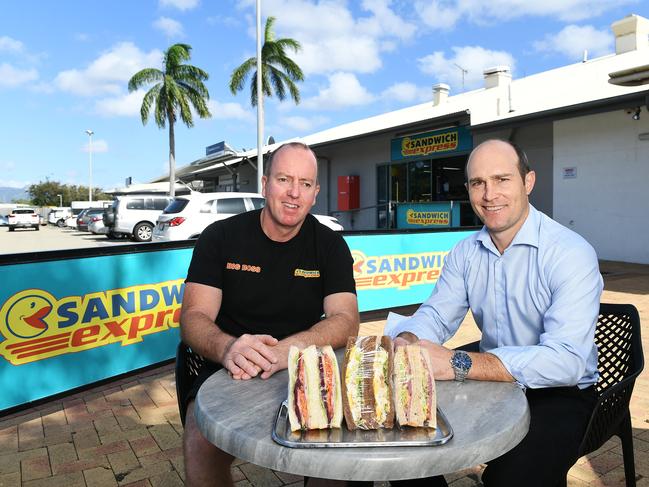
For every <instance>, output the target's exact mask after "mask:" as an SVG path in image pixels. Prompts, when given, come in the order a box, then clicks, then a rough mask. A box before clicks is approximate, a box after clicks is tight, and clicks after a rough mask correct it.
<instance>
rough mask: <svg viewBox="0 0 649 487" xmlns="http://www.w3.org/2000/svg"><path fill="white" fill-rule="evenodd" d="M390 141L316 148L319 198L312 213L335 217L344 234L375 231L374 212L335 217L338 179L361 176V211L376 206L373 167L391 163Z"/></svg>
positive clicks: (382, 138) (368, 139) (370, 140)
mask: <svg viewBox="0 0 649 487" xmlns="http://www.w3.org/2000/svg"><path fill="white" fill-rule="evenodd" d="M391 138H392V136H391V135H390V134H383V135H376V136H371V137H364V138H360V139H357V140H354V141H349V142H339V143H337V144H336V145H335V146H330V147H322V148H317V149H316V154H317V155H318V156H319V157H321V159H319V171H318V175H319V176H318V177H319V178H320V195H319V196H318V199H317V202H316V206H315V207H314V209H313V210H312V213H324V214H334V216H336V217H337V218H338V220H339V221H340V223H341V224H342V225H343V226H344V227H345V230H368V229H375V228H376V209H375V208H370V209H366V210H360V211H354V212H351V213H350V212H345V213H336V211H337V210H338V176H353V175H358V176H360V206H361V208H365V207H368V206H369V207H371V206H374V205H376V177H377V174H376V167H377V166H378V165H379V164H381V163H386V162H389V161H390V140H391ZM327 164H329V168H328V169H327Z"/></svg>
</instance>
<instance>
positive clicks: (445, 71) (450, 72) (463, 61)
mask: <svg viewBox="0 0 649 487" xmlns="http://www.w3.org/2000/svg"><path fill="white" fill-rule="evenodd" d="M417 62H418V64H419V69H420V70H421V71H422V72H423V73H426V74H428V75H431V76H432V79H431V82H433V83H440V82H441V83H448V84H449V85H451V87H452V90H454V91H461V90H462V69H465V70H466V71H467V72H466V73H465V74H464V88H465V90H468V89H473V88H477V87H479V86H480V85H482V80H483V71H484V70H485V68H490V67H493V66H500V65H506V66H509V67H510V69H511V70H512V72H513V71H514V69H515V64H516V61H515V60H514V57H513V56H512V55H511V54H510V53H508V52H505V51H491V50H489V49H485V48H483V47H480V46H464V47H453V55H452V56H450V57H448V58H447V57H446V55H445V53H444V52H442V51H436V52H434V53H433V54H429V55H428V56H424V57H422V58H419V59H418V60H417ZM458 66H461V67H462V69H461V68H460V67H458Z"/></svg>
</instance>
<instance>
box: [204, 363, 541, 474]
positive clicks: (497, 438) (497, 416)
mask: <svg viewBox="0 0 649 487" xmlns="http://www.w3.org/2000/svg"><path fill="white" fill-rule="evenodd" d="M338 353H339V354H340V353H341V351H338ZM339 357H340V355H339ZM287 382H288V373H287V371H286V370H284V371H281V372H278V373H276V374H275V375H273V376H272V377H271V378H269V379H267V380H261V379H258V378H255V379H252V380H249V381H235V380H233V379H231V378H230V377H229V376H228V374H227V373H226V372H225V370H220V371H219V372H217V373H215V374H214V375H213V376H212V377H210V378H209V379H208V380H207V381H206V382H205V383H204V384H203V386H202V387H201V389H200V391H199V393H198V396H197V398H196V403H195V409H194V411H195V415H196V420H197V423H198V426H199V428H200V430H201V432H202V433H203V435H204V436H205V437H206V438H207V439H208V440H209V441H210V442H212V443H213V444H215V445H217V446H218V447H219V448H221V449H222V450H224V451H226V452H228V453H230V454H232V455H234V456H236V457H237V458H240V459H242V460H245V461H248V462H251V463H254V464H256V465H260V466H262V467H267V468H271V469H273V470H278V471H281V472H288V473H292V474H296V475H306V476H309V477H318V478H328V479H338V480H401V479H408V478H421V477H429V476H433V475H441V474H447V473H451V472H455V471H458V470H461V469H464V468H468V467H471V466H474V465H478V464H480V463H484V462H486V461H489V460H492V459H493V458H496V457H498V456H500V455H502V454H503V453H505V452H507V451H509V450H510V449H512V448H513V447H514V446H516V445H517V444H518V443H519V442H520V441H521V440H522V439H523V438H524V437H525V435H526V434H527V430H528V427H529V409H528V405H527V399H526V398H525V394H524V393H523V391H522V390H521V389H520V388H518V387H517V386H516V385H514V384H510V383H498V382H479V381H470V380H469V381H466V382H463V383H459V382H454V381H437V382H436V387H437V405H438V408H439V409H441V410H442V411H443V413H444V414H445V416H446V418H447V419H448V422H449V424H450V426H451V428H452V429H453V430H454V436H453V438H452V439H451V440H450V441H448V442H447V443H446V444H444V445H439V446H426V447H401V446H399V447H381V448H314V449H300V448H287V447H284V446H281V445H279V444H277V443H275V442H274V441H273V440H272V439H271V430H272V428H273V424H274V421H275V418H276V415H277V411H278V408H279V406H280V404H281V403H282V401H284V400H285V399H286V396H287V389H288V386H287ZM343 427H344V422H343Z"/></svg>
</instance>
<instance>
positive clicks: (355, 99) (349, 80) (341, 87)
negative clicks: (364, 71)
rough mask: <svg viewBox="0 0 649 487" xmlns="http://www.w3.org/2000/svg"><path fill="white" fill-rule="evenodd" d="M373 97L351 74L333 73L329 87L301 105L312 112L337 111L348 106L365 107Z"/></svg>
mask: <svg viewBox="0 0 649 487" xmlns="http://www.w3.org/2000/svg"><path fill="white" fill-rule="evenodd" d="M374 99H375V97H374V95H372V94H371V93H370V92H369V91H367V90H366V89H365V87H363V86H362V85H361V84H360V82H359V81H358V78H356V76H355V75H354V74H352V73H342V72H340V73H334V74H332V75H331V76H329V85H328V86H327V87H326V88H323V89H322V90H320V93H318V95H316V96H314V97H311V98H309V99H307V100H305V101H304V102H303V103H302V105H303V106H304V107H305V108H310V109H314V110H337V109H341V108H345V107H350V106H359V105H367V104H368V103H371V102H372V101H374Z"/></svg>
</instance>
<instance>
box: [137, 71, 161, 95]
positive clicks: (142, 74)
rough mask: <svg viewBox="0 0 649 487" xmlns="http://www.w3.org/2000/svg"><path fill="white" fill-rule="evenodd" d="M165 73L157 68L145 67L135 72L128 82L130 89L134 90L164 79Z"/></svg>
mask: <svg viewBox="0 0 649 487" xmlns="http://www.w3.org/2000/svg"><path fill="white" fill-rule="evenodd" d="M163 77H164V73H163V72H162V71H160V70H159V69H155V68H144V69H142V70H140V71H138V72H137V73H135V74H134V75H133V76H132V77H131V79H130V80H129V82H128V91H130V92H133V91H136V90H138V89H140V88H141V87H142V86H144V85H147V84H150V83H155V82H157V81H162V78H163Z"/></svg>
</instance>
